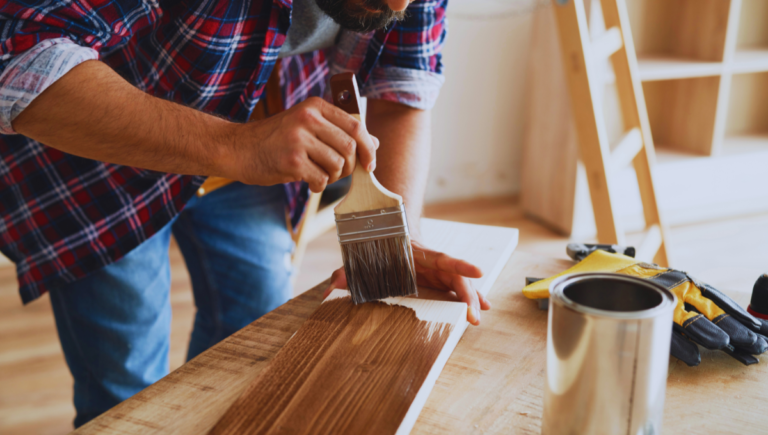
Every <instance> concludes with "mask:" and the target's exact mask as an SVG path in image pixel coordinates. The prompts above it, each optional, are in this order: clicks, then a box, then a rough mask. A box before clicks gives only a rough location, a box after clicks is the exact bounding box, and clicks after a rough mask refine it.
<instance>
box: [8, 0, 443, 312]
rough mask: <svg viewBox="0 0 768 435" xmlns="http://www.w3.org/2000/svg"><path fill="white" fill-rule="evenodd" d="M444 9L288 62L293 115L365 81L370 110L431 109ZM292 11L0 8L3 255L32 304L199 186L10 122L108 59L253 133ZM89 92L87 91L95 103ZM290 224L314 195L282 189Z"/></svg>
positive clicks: (417, 11) (430, 2)
mask: <svg viewBox="0 0 768 435" xmlns="http://www.w3.org/2000/svg"><path fill="white" fill-rule="evenodd" d="M446 2H447V0H416V1H415V2H414V3H413V4H411V5H410V6H409V9H408V18H407V19H406V20H404V21H402V22H399V23H397V24H395V25H394V26H393V27H392V28H390V29H387V30H382V31H376V32H372V33H371V34H367V35H359V34H355V33H352V32H346V31H343V32H342V34H341V35H340V39H339V43H338V44H337V45H336V46H335V47H334V48H332V49H329V50H324V51H317V52H313V53H307V54H303V55H297V56H293V57H290V58H286V59H283V61H282V62H281V69H280V71H279V74H280V79H281V85H282V90H283V97H284V101H285V107H286V108H288V107H290V106H292V105H294V104H296V103H298V102H301V101H303V100H304V99H306V98H308V97H310V96H322V95H324V93H326V83H327V76H328V75H329V74H330V73H335V72H339V71H353V72H355V73H356V74H357V77H358V80H359V82H360V83H359V84H360V88H361V90H362V93H363V94H364V95H365V96H367V97H369V98H379V99H385V100H391V101H397V102H401V103H403V104H407V105H410V106H412V107H416V108H421V109H428V108H430V107H431V106H432V105H433V104H434V102H435V99H436V97H437V92H438V91H439V88H440V85H441V84H442V75H441V63H440V50H441V48H442V45H443V42H444V38H445V32H446V28H445V24H446V23H445V7H446ZM291 7H292V4H291V0H234V1H216V0H186V1H171V0H160V1H157V0H58V1H55V0H54V1H48V2H40V1H33V0H6V1H3V2H0V156H1V157H2V158H1V159H0V238H1V240H0V250H1V251H2V252H3V254H5V255H6V256H7V257H9V258H10V259H11V260H12V261H13V262H14V263H15V264H16V268H17V274H18V280H19V291H20V293H21V298H22V300H23V302H24V303H27V302H30V301H32V300H34V299H35V298H37V297H39V296H40V295H41V294H43V293H44V292H46V291H48V290H50V289H52V288H55V287H56V286H58V285H61V284H63V283H69V282H73V281H75V280H77V279H79V278H82V277H84V276H86V275H87V274H88V273H90V272H93V271H95V270H97V269H99V268H101V267H104V266H106V265H108V264H110V263H112V262H114V261H116V260H118V259H120V258H121V257H123V256H124V255H125V254H127V253H128V252H129V251H130V250H132V249H133V248H135V247H136V246H138V245H139V244H140V243H142V242H143V241H145V240H147V239H148V238H149V237H151V236H152V235H153V234H155V233H156V232H157V231H158V230H160V229H161V228H162V227H163V226H164V225H166V224H167V223H169V222H170V221H171V220H172V219H173V218H174V216H176V215H177V214H178V213H179V212H180V211H181V210H182V209H183V207H184V204H185V203H186V202H187V201H188V200H189V198H191V197H192V195H193V194H194V193H195V191H196V190H197V188H198V187H199V186H200V184H202V182H203V181H204V178H203V177H198V176H183V175H177V174H167V173H158V172H153V171H148V170H143V169H138V168H133V167H128V166H121V165H115V164H109V163H103V162H97V161H94V160H90V159H85V158H81V157H76V156H73V155H69V154H66V153H63V152H61V151H58V150H56V149H53V148H50V147H47V146H45V145H43V144H41V143H39V142H36V141H34V140H32V139H30V138H27V137H25V136H22V135H19V134H16V133H15V131H14V130H13V126H12V121H13V119H14V118H15V117H16V116H17V115H18V114H19V113H21V112H22V111H23V110H24V109H25V108H26V107H27V105H28V104H29V103H30V102H31V101H32V100H33V99H34V98H35V97H36V96H37V95H39V94H40V93H41V92H43V91H44V90H45V89H46V88H47V87H48V86H50V85H51V84H52V83H54V82H55V81H56V80H57V79H58V78H60V77H61V76H63V75H64V74H66V73H67V72H68V71H69V70H71V69H72V68H73V67H75V66H76V65H78V64H80V63H81V62H84V61H86V60H91V59H99V60H101V61H102V62H104V63H106V64H107V65H109V66H110V67H112V68H113V69H114V70H115V71H116V72H117V73H119V74H120V75H121V76H122V77H124V78H125V79H126V80H128V81H129V82H130V83H132V84H133V85H134V86H137V87H138V88H140V89H142V90H143V91H145V92H148V93H150V94H152V95H154V96H156V97H160V98H164V99H168V100H172V101H176V102H178V103H181V104H184V105H187V106H189V107H193V108H195V109H198V110H202V111H205V112H209V113H213V114H216V115H218V116H223V117H226V118H228V119H230V120H232V121H236V122H245V121H246V120H247V119H248V118H249V116H250V114H251V111H252V110H253V109H254V106H255V105H256V103H257V102H258V100H259V98H260V97H261V96H262V92H263V91H264V89H265V84H266V82H267V80H268V78H269V76H270V74H271V72H272V69H273V67H274V65H275V61H276V59H277V56H278V53H279V51H280V47H281V46H282V43H283V41H284V40H285V35H286V33H287V31H288V28H289V27H290V22H291ZM97 91H98V90H96V89H83V92H97ZM286 191H287V192H288V198H289V204H287V206H288V207H289V212H290V213H291V217H292V222H293V224H294V225H295V224H296V223H297V222H298V220H299V219H300V217H301V214H302V211H303V205H304V202H305V201H306V197H307V194H308V191H307V188H306V186H305V185H302V184H301V183H289V184H287V185H286Z"/></svg>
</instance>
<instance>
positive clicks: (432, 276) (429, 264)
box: [323, 240, 491, 325]
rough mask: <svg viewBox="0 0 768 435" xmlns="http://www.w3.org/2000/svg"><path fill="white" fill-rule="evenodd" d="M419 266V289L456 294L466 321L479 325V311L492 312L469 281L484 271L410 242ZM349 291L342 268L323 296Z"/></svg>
mask: <svg viewBox="0 0 768 435" xmlns="http://www.w3.org/2000/svg"><path fill="white" fill-rule="evenodd" d="M411 246H412V247H413V259H414V262H415V263H416V280H417V282H418V284H419V285H420V286H424V287H429V288H433V289H436V290H442V291H446V292H455V293H456V296H457V297H458V298H459V300H460V301H462V302H464V303H466V304H467V321H469V323H471V324H473V325H479V324H480V310H490V309H491V303H490V302H489V301H488V300H487V299H486V298H485V297H484V296H483V295H482V294H481V293H480V292H478V291H477V290H476V289H475V288H474V287H473V286H472V283H471V282H470V281H469V279H468V278H481V277H482V276H483V272H482V271H481V270H480V268H478V267H477V266H475V265H473V264H471V263H468V262H466V261H464V260H459V259H458V258H453V257H451V256H449V255H447V254H445V253H442V252H438V251H435V250H432V249H429V248H427V247H426V246H425V245H424V244H423V243H422V242H420V241H417V240H412V241H411ZM337 288H341V289H345V288H347V277H346V275H345V274H344V268H343V267H341V268H339V269H337V270H336V271H334V272H333V274H332V275H331V283H330V284H329V286H328V288H327V289H326V290H325V293H324V295H323V297H324V298H325V297H327V296H328V295H329V294H330V293H331V291H333V289H337Z"/></svg>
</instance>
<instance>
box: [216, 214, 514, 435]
mask: <svg viewBox="0 0 768 435" xmlns="http://www.w3.org/2000/svg"><path fill="white" fill-rule="evenodd" d="M433 223H434V224H433V225H426V226H425V229H426V228H429V229H428V230H426V231H425V237H427V238H428V239H431V240H434V241H435V243H434V244H433V246H434V248H435V249H438V250H448V251H450V246H451V245H452V246H454V247H455V246H465V247H466V248H465V250H464V252H463V253H462V254H463V255H464V256H465V258H466V259H467V260H469V261H472V262H474V263H478V264H483V265H490V266H492V267H491V268H490V270H488V272H489V273H488V276H486V277H484V280H483V283H482V284H481V286H480V288H479V289H478V291H480V292H481V293H482V294H486V293H487V292H488V290H489V288H490V286H491V284H492V283H493V282H494V281H495V279H496V277H497V276H498V275H499V273H500V272H501V268H502V267H503V266H504V265H505V264H506V260H507V259H508V258H509V256H510V255H511V254H512V252H511V249H514V246H515V245H516V238H517V237H516V235H513V232H514V230H506V232H507V235H506V237H504V236H503V235H502V234H501V233H502V231H504V230H503V229H498V228H497V229H493V228H488V227H478V226H468V225H466V224H453V223H447V222H441V221H433ZM457 226H459V227H464V228H465V229H469V227H474V228H473V229H474V230H475V231H460V228H457ZM480 232H485V233H486V234H487V237H483V236H482V235H481V234H480ZM492 233H493V234H492ZM494 235H495V236H497V237H499V236H500V237H501V238H502V240H505V239H506V240H507V245H505V246H503V248H504V249H501V250H499V249H491V250H490V251H493V252H492V254H491V256H488V255H487V252H488V251H489V249H488V248H489V246H488V244H479V246H478V244H477V238H478V237H479V238H481V239H483V238H485V239H490V238H492V237H494ZM441 245H442V246H441ZM476 247H477V248H479V249H477V248H476ZM483 256H486V257H487V258H488V260H487V261H479V260H481V258H482V257H483ZM479 257H480V258H479ZM494 260H495V261H494ZM428 295H429V293H427V295H426V296H427V297H429V296H428ZM466 317H467V306H466V304H464V303H460V302H450V301H434V300H429V299H421V298H390V299H386V300H384V301H382V302H379V303H371V304H362V305H357V306H356V305H354V304H353V303H352V301H351V298H350V297H349V292H348V291H346V290H335V291H334V292H333V293H331V295H330V296H329V297H328V299H326V301H325V302H324V303H323V305H322V306H321V307H320V308H319V309H318V310H317V311H316V312H315V313H314V314H313V315H312V316H311V317H310V318H309V319H308V320H307V322H306V323H305V324H304V325H303V326H302V327H301V328H300V329H299V330H298V331H297V332H296V334H295V335H294V337H293V338H292V339H291V341H290V342H289V343H288V344H287V345H286V346H285V347H284V348H283V349H282V350H281V351H280V352H279V353H278V354H277V355H276V356H275V359H274V360H273V361H272V363H271V364H270V365H269V367H267V369H266V370H265V371H264V372H263V373H262V374H261V375H260V376H259V377H258V378H257V379H256V380H255V381H254V382H253V383H252V384H251V385H250V386H249V387H248V388H247V389H246V390H245V391H244V392H243V394H242V395H241V396H240V397H239V398H238V399H237V400H236V401H235V403H234V404H233V405H232V407H231V408H229V410H227V412H226V413H225V414H224V416H223V417H222V418H221V420H219V422H218V423H217V424H216V426H214V428H213V429H212V431H211V434H212V435H226V434H240V433H259V434H277V433H285V431H288V432H289V433H296V434H314V433H350V434H354V433H363V432H366V433H372V434H394V433H397V434H407V433H410V430H411V428H412V427H413V424H414V423H415V421H416V418H417V417H418V415H419V412H420V411H421V408H422V407H423V405H424V401H425V400H426V398H427V396H428V395H429V392H430V391H431V390H432V387H433V386H434V382H435V380H436V379H437V376H438V375H439V374H440V371H441V370H442V368H443V366H444V365H445V362H446V361H447V359H448V357H449V356H450V354H451V352H452V351H453V349H454V347H456V343H458V341H459V338H461V336H462V335H463V333H464V331H465V330H466V328H467V321H466ZM361 367H363V368H364V369H362V370H361Z"/></svg>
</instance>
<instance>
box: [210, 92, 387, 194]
mask: <svg viewBox="0 0 768 435" xmlns="http://www.w3.org/2000/svg"><path fill="white" fill-rule="evenodd" d="M236 128H237V130H238V132H237V133H236V135H235V137H234V138H233V140H232V141H231V143H229V144H224V145H225V146H229V147H230V148H231V152H230V153H229V156H230V157H231V158H229V159H226V160H225V162H224V166H223V167H222V169H221V171H220V172H222V173H224V174H225V175H224V176H225V177H227V178H232V179H235V180H239V181H242V182H244V183H246V184H258V185H263V186H266V185H273V184H278V183H285V182H289V181H298V180H303V181H306V182H307V183H308V184H309V187H310V189H312V191H313V192H322V191H323V190H324V189H325V186H326V185H327V184H330V183H333V182H335V181H336V180H338V179H339V178H343V177H346V176H347V175H350V174H351V173H352V171H353V170H354V169H355V162H356V157H357V158H359V159H360V164H361V165H363V167H364V168H366V169H367V170H369V171H372V170H374V169H375V167H376V148H378V146H379V143H378V139H376V138H374V137H373V136H371V135H369V134H368V132H367V130H366V129H365V126H364V125H363V123H362V122H360V121H358V120H357V119H355V118H354V117H352V116H350V115H349V114H348V113H346V112H344V111H343V110H341V109H339V108H338V107H336V106H334V105H332V104H330V103H328V102H326V101H325V100H323V99H321V98H317V97H314V98H310V99H308V100H306V101H304V102H302V103H300V104H297V105H296V106H294V107H292V108H291V109H289V110H287V111H285V112H282V113H280V114H278V115H275V116H273V117H271V118H267V119H265V120H262V121H257V122H251V123H248V124H244V125H238V126H236Z"/></svg>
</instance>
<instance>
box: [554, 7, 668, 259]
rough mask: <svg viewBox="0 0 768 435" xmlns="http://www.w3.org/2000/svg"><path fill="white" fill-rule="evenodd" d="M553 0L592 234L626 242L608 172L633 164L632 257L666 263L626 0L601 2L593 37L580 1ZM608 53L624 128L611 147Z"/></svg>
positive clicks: (604, 240) (601, 239)
mask: <svg viewBox="0 0 768 435" xmlns="http://www.w3.org/2000/svg"><path fill="white" fill-rule="evenodd" d="M552 1H553V3H554V9H555V16H556V18H557V27H558V30H559V34H560V46H561V49H562V55H563V65H564V68H565V70H566V75H567V77H568V86H569V89H570V94H571V105H572V107H573V115H574V119H575V121H576V133H577V136H578V142H579V149H580V152H581V159H582V161H583V163H584V167H585V169H586V173H587V182H588V184H589V192H590V196H591V198H592V208H593V211H594V213H595V224H596V226H597V238H598V241H599V242H600V243H611V244H619V245H626V240H625V239H626V238H625V235H624V231H623V228H622V225H621V222H619V220H618V217H619V214H618V213H617V210H616V204H617V201H616V199H617V193H616V190H615V187H614V186H613V182H612V178H613V176H614V174H616V173H617V172H618V171H619V170H621V169H623V168H624V167H626V166H629V164H630V163H632V164H633V165H634V169H635V173H636V174H637V183H638V186H639V187H640V197H641V199H642V203H643V213H644V216H645V225H646V235H645V239H644V240H643V242H642V244H641V245H640V246H639V247H638V249H637V258H639V259H643V260H646V261H650V260H652V261H653V262H655V263H657V264H659V265H660V266H668V259H667V248H666V243H665V240H666V236H665V234H666V232H667V231H666V227H665V225H664V223H663V220H662V218H661V213H660V211H659V207H658V205H657V204H658V203H657V201H656V189H655V187H654V184H653V177H652V175H651V168H652V167H653V165H654V164H655V161H656V154H655V152H654V148H653V139H652V137H651V127H650V123H649V121H648V112H647V111H646V107H645V99H644V98H643V88H642V85H641V83H640V78H639V75H638V67H637V55H636V54H635V48H634V44H633V42H632V33H631V31H630V27H629V16H628V14H627V7H626V3H625V2H624V0H600V3H601V6H602V10H603V17H604V20H605V27H606V29H607V30H606V31H605V32H603V33H602V34H601V35H600V36H599V37H597V38H594V40H592V39H593V38H591V37H590V32H589V28H588V23H587V14H586V10H585V7H584V0H552ZM606 59H610V60H611V62H612V64H613V69H614V73H615V75H616V87H617V90H618V95H619V101H620V106H621V112H622V119H623V120H624V126H625V128H627V129H628V131H626V133H625V134H624V135H623V136H622V138H621V140H620V142H619V143H618V144H617V145H616V147H614V149H613V151H611V146H610V144H609V140H608V130H607V125H606V120H605V118H604V116H603V113H602V101H601V98H600V96H602V92H601V89H600V87H604V86H605V83H604V82H603V80H602V75H601V74H599V73H598V72H597V68H600V67H601V65H602V62H604V61H605V60H606Z"/></svg>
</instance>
